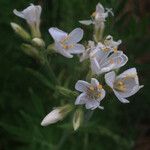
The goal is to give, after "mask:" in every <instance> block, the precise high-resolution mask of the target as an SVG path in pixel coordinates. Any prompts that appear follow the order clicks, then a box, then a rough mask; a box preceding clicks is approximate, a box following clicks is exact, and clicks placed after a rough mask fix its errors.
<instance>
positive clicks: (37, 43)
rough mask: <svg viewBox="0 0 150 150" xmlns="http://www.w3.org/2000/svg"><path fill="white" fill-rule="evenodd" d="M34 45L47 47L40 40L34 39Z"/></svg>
mask: <svg viewBox="0 0 150 150" xmlns="http://www.w3.org/2000/svg"><path fill="white" fill-rule="evenodd" d="M32 44H33V45H34V46H37V47H45V42H44V41H43V40H42V39H40V38H34V39H32Z"/></svg>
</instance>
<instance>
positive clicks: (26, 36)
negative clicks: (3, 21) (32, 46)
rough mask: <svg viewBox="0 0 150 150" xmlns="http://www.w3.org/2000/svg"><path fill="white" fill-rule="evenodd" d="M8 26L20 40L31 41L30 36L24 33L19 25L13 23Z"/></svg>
mask: <svg viewBox="0 0 150 150" xmlns="http://www.w3.org/2000/svg"><path fill="white" fill-rule="evenodd" d="M10 24H11V27H12V28H13V30H14V31H15V32H16V34H18V35H19V36H20V37H21V38H23V39H24V40H27V41H29V40H31V36H30V34H29V33H28V32H26V31H25V30H24V29H23V28H22V27H21V26H20V25H18V24H16V23H14V22H11V23H10Z"/></svg>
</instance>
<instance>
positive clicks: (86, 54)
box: [80, 41, 96, 62]
mask: <svg viewBox="0 0 150 150" xmlns="http://www.w3.org/2000/svg"><path fill="white" fill-rule="evenodd" d="M95 48H96V46H95V43H94V42H93V41H88V46H87V49H86V50H85V51H84V52H83V53H82V55H81V57H80V62H82V61H84V60H85V59H88V58H89V57H90V53H91V52H92V51H93V50H94V49H95Z"/></svg>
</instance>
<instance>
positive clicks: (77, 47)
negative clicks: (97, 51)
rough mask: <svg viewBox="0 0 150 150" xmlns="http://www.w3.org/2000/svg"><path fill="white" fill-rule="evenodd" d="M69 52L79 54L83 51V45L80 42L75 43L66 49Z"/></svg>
mask: <svg viewBox="0 0 150 150" xmlns="http://www.w3.org/2000/svg"><path fill="white" fill-rule="evenodd" d="M68 51H69V53H72V54H80V53H83V52H84V51H85V47H84V46H83V45H82V44H75V45H74V46H73V47H72V48H70V49H68Z"/></svg>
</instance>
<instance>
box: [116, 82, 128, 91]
mask: <svg viewBox="0 0 150 150" xmlns="http://www.w3.org/2000/svg"><path fill="white" fill-rule="evenodd" d="M114 89H116V90H117V91H120V92H125V90H126V86H125V83H124V82H123V81H120V80H119V81H116V82H115V83H114Z"/></svg>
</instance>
